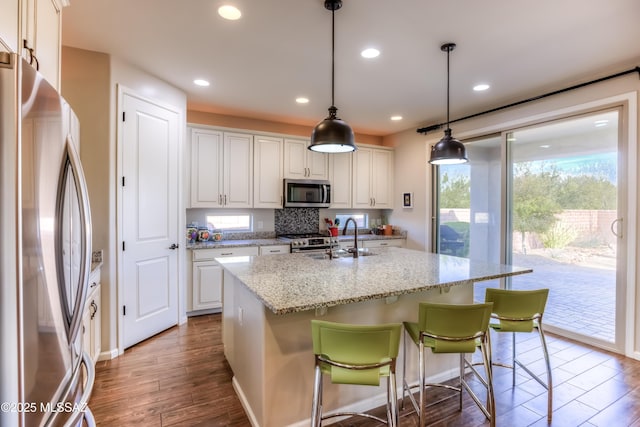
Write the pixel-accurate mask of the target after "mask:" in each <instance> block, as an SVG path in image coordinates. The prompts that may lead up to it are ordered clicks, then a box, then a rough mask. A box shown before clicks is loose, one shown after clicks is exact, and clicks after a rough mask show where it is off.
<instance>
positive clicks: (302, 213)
mask: <svg viewBox="0 0 640 427" xmlns="http://www.w3.org/2000/svg"><path fill="white" fill-rule="evenodd" d="M274 225H275V232H276V234H286V233H317V232H318V230H319V229H320V209H318V208H286V209H276V210H275V218H274Z"/></svg>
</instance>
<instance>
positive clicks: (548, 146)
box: [540, 144, 551, 148]
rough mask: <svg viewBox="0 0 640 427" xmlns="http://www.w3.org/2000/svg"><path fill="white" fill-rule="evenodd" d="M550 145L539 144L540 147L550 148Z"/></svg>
mask: <svg viewBox="0 0 640 427" xmlns="http://www.w3.org/2000/svg"><path fill="white" fill-rule="evenodd" d="M550 147H551V146H550V145H549V144H544V145H541V146H540V148H550Z"/></svg>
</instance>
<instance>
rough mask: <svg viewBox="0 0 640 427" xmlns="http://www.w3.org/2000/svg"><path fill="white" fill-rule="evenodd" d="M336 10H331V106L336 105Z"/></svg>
mask: <svg viewBox="0 0 640 427" xmlns="http://www.w3.org/2000/svg"><path fill="white" fill-rule="evenodd" d="M335 28H336V11H335V8H332V10H331V106H332V107H335V105H336V104H335V101H334V81H335V68H336V66H335V59H334V57H335V49H336V47H335V46H336V42H335V38H336V29H335Z"/></svg>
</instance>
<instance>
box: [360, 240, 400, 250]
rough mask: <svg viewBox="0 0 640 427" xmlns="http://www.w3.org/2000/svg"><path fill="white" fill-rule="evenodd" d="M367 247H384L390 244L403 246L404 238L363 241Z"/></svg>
mask: <svg viewBox="0 0 640 427" xmlns="http://www.w3.org/2000/svg"><path fill="white" fill-rule="evenodd" d="M363 243H364V245H363V247H365V248H384V247H389V246H397V247H403V246H404V240H403V239H388V240H366V241H364V242H363Z"/></svg>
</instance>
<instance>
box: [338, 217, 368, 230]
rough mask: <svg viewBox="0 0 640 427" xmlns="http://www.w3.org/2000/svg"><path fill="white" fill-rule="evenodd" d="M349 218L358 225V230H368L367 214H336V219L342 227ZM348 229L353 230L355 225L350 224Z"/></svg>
mask: <svg viewBox="0 0 640 427" xmlns="http://www.w3.org/2000/svg"><path fill="white" fill-rule="evenodd" d="M348 218H353V219H355V220H356V223H357V224H358V228H367V227H368V226H369V215H367V214H336V219H339V220H340V226H341V227H344V225H345V224H346V223H347V219H348ZM348 228H353V223H352V222H350V223H349V226H348Z"/></svg>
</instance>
